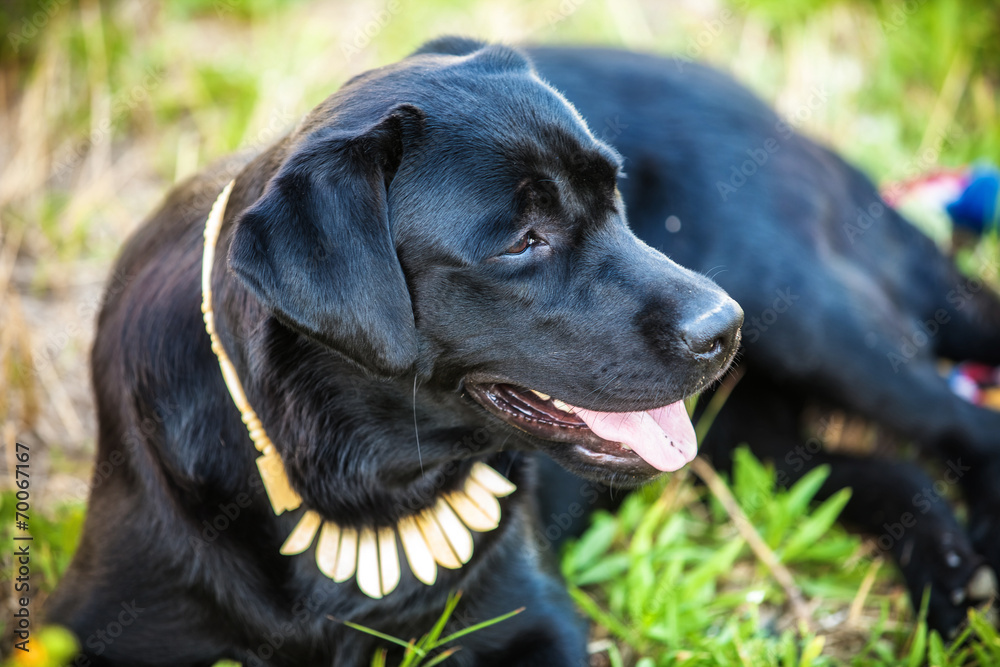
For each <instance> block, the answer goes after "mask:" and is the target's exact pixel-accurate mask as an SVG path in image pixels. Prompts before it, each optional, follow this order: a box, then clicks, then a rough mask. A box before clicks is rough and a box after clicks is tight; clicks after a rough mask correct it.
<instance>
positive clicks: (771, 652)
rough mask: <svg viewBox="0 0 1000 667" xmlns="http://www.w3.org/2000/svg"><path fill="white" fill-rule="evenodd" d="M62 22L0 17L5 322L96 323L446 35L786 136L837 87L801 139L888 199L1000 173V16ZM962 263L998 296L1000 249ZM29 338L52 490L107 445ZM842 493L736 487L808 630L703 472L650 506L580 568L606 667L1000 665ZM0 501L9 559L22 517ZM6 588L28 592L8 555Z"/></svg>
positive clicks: (28, 2)
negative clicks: (193, 193)
mask: <svg viewBox="0 0 1000 667" xmlns="http://www.w3.org/2000/svg"><path fill="white" fill-rule="evenodd" d="M40 6H41V5H40V3H39V2H35V1H33V0H13V1H12V2H8V3H5V4H4V6H3V7H2V8H0V36H4V39H3V40H2V42H0V76H2V77H3V88H2V89H0V90H2V92H3V95H2V97H0V102H2V104H0V114H2V115H0V127H2V128H3V130H4V139H5V141H4V142H3V143H2V145H0V156H2V157H0V268H2V266H3V251H5V250H6V248H7V246H8V245H9V244H13V243H14V242H13V241H12V239H15V238H16V239H18V246H17V247H18V257H19V266H20V267H21V268H22V269H26V271H23V272H22V275H23V276H24V277H22V278H19V282H18V283H17V284H14V283H13V282H11V283H9V284H3V285H0V288H2V291H0V312H3V313H4V323H5V326H8V323H10V322H22V320H24V319H25V318H24V317H23V316H22V313H23V312H25V311H26V310H27V309H26V308H25V307H24V304H25V303H28V304H29V305H34V306H48V305H53V304H59V303H63V302H68V303H69V304H70V305H71V306H73V305H77V304H74V303H73V302H72V301H71V299H72V298H73V297H71V296H70V295H71V294H72V290H71V289H70V288H72V287H74V285H75V283H74V282H73V280H74V277H75V276H76V275H77V274H78V273H80V272H81V270H85V269H88V268H90V267H99V268H100V269H101V270H106V269H107V267H109V266H110V263H111V261H112V258H113V257H114V255H115V253H116V252H117V250H118V248H119V247H120V244H121V242H122V240H123V239H124V237H125V236H126V235H127V234H128V233H129V232H130V231H131V230H133V229H134V228H135V227H136V225H137V224H138V223H139V221H140V220H141V218H142V217H143V216H144V215H146V214H147V213H148V212H149V211H150V210H151V208H152V206H153V205H154V204H155V202H157V201H158V200H159V199H160V198H161V197H162V195H163V193H164V192H165V191H166V190H167V189H168V188H169V187H170V186H171V185H172V184H173V183H175V182H177V181H178V180H179V179H181V178H183V177H185V176H186V175H189V174H191V173H193V172H194V171H196V170H197V169H199V168H200V167H202V166H204V165H205V164H207V163H208V162H210V161H212V160H214V159H216V158H219V157H221V156H223V155H225V154H226V153H228V152H231V151H233V150H238V149H254V148H257V147H260V146H263V145H266V144H267V143H268V142H270V141H273V140H274V139H275V138H277V137H278V136H280V135H281V134H282V133H283V132H285V131H286V130H287V129H289V128H290V127H292V126H293V125H294V123H295V122H296V121H297V119H298V118H299V117H301V115H303V114H304V113H306V112H307V111H308V110H309V109H311V108H312V107H313V106H314V105H315V104H317V103H318V102H320V101H321V100H322V99H323V98H324V97H326V96H327V95H329V94H330V93H331V92H333V91H334V90H336V88H337V87H338V86H339V85H340V84H341V83H342V82H343V81H345V80H346V79H347V78H348V77H349V76H351V75H353V74H354V73H357V72H358V71H361V70H363V69H367V68H369V67H374V66H378V65H381V64H384V63H387V62H391V61H393V60H395V59H398V58H400V57H402V56H404V55H406V54H407V53H408V52H410V51H411V50H413V49H415V48H416V47H417V46H418V45H419V44H420V43H421V42H423V41H424V40H426V39H428V38H431V37H434V36H437V35H439V34H442V33H463V34H470V33H471V34H473V35H475V36H479V37H484V38H487V39H497V40H502V41H508V42H515V43H517V42H544V43H578V42H587V43H600V44H608V45H614V46H624V47H628V48H634V49H641V50H646V51H653V52H658V53H679V54H688V55H692V56H697V58H698V59H701V60H706V61H708V62H711V63H714V64H716V65H718V66H720V67H722V68H724V69H727V70H730V71H732V72H733V73H734V74H735V75H736V76H737V77H738V78H740V79H741V80H742V81H744V82H745V83H747V84H748V85H749V86H751V87H752V88H753V89H754V90H756V91H757V92H758V93H759V94H760V95H761V96H762V97H764V98H765V99H767V100H768V101H770V102H772V103H773V104H774V105H775V106H776V107H777V108H778V109H779V111H780V112H782V113H784V114H786V115H788V114H794V113H795V112H796V110H798V109H800V108H801V107H802V105H803V103H804V102H805V101H806V100H807V99H808V96H809V95H810V93H811V91H812V90H814V89H815V88H816V87H821V88H822V90H823V91H824V95H825V97H826V101H825V102H824V103H823V105H822V106H821V107H819V108H817V109H815V110H813V111H812V112H811V113H810V114H809V115H808V117H807V118H805V119H803V121H802V123H801V125H800V126H799V129H801V130H802V131H804V132H806V133H808V134H810V135H812V136H815V137H817V138H819V139H820V140H821V141H824V142H826V143H829V144H831V145H833V146H834V147H835V148H837V149H838V150H840V151H841V152H843V153H844V154H845V155H846V156H847V157H848V158H849V159H850V160H852V161H853V162H855V163H857V164H859V165H860V166H861V167H862V168H863V169H865V170H866V171H867V173H868V174H869V175H870V176H872V178H874V179H875V180H876V181H877V182H880V183H886V182H891V181H895V180H899V179H905V178H908V177H911V176H913V175H916V174H917V173H920V172H924V171H930V170H933V169H935V168H937V167H941V166H956V165H963V164H967V163H970V162H973V161H976V160H989V161H993V162H995V163H996V162H1000V123H997V120H996V119H997V117H998V114H997V108H998V92H997V91H998V81H1000V5H998V4H997V3H995V2H994V1H993V0H964V1H961V2H955V1H953V0H908V2H904V1H903V0H875V1H874V2H870V1H868V0H732V1H731V2H722V3H720V4H717V5H716V4H712V3H676V4H669V6H668V5H667V4H666V3H661V2H656V1H654V0H627V1H622V2H611V1H610V0H570V1H568V2H564V1H562V0H542V1H541V2H529V1H527V0H491V1H489V2H485V1H484V2H474V3H465V2H459V1H458V0H426V1H422V2H416V1H415V0H400V2H399V3H398V4H395V5H393V7H395V9H393V10H392V11H387V13H385V14H380V13H379V12H381V11H382V10H387V8H388V7H389V6H390V3H386V2H379V1H377V0H372V1H370V2H369V1H368V0H357V1H355V2H350V3H336V4H333V5H331V4H329V3H323V2H318V1H310V0H299V1H296V2H288V3H285V2H279V1H278V0H181V1H178V2H169V3H166V2H164V3H158V2H155V1H152V0H149V1H145V0H122V1H119V2H112V1H104V2H99V1H98V0H80V1H75V0H71V1H70V2H67V3H61V2H56V3H54V5H51V6H52V7H53V9H54V10H53V11H51V12H47V13H46V14H45V16H44V21H43V25H41V26H40V27H37V29H35V30H33V31H30V30H29V31H28V32H24V25H25V24H24V21H25V20H31V19H32V17H34V16H35V14H36V13H37V11H38V10H39V7H40ZM907 8H914V11H910V12H908V11H907ZM366 30H368V32H370V33H372V36H371V37H368V36H367V35H366V34H365V31H366ZM29 33H30V34H29ZM12 34H13V35H15V37H16V38H15V39H11V38H10V35H12ZM21 37H23V39H21ZM927 229H928V231H931V232H933V231H934V228H933V226H932V225H931V226H928V227H927ZM938 238H940V235H938ZM958 261H959V264H960V266H961V267H962V269H963V270H964V271H966V272H967V273H968V274H970V275H977V276H980V277H983V278H985V279H987V280H988V281H991V282H992V283H993V284H994V286H997V285H1000V279H998V275H997V270H998V267H1000V243H998V241H997V238H996V237H995V236H994V237H992V238H988V239H985V240H984V241H983V242H982V243H980V244H979V246H977V247H976V248H974V249H971V250H968V251H964V252H963V253H961V254H960V255H959V257H958ZM2 274H3V271H0V280H2V279H3V278H4V276H3V275H2ZM71 310H72V309H71ZM73 312H76V311H75V310H74V311H73ZM48 324H50V325H51V328H52V329H53V330H60V329H63V328H66V325H67V322H65V321H52V322H49V323H48ZM72 324H76V322H73V323H72ZM9 326H10V327H11V329H10V331H12V332H13V334H14V335H12V336H9V337H6V338H5V336H0V384H3V386H4V387H5V388H9V389H10V391H9V392H7V391H5V392H4V393H2V394H0V424H13V426H14V429H15V431H16V432H17V433H35V429H38V432H39V433H54V434H56V436H55V437H52V438H49V439H50V440H51V441H52V442H50V443H49V445H48V446H49V447H50V448H55V447H60V448H62V449H64V450H66V451H68V452H71V455H69V456H64V455H63V453H62V452H61V451H60V452H58V453H56V452H54V451H49V452H46V450H45V448H44V447H41V448H38V450H37V451H36V453H35V455H34V456H36V457H38V458H33V461H34V462H35V463H36V464H37V465H38V466H39V468H38V469H42V470H44V469H45V467H44V463H45V462H46V461H48V462H50V463H53V464H54V465H52V469H53V470H55V469H56V468H57V466H58V469H59V471H60V472H65V470H66V469H67V468H69V467H70V466H72V465H75V466H76V467H77V469H76V470H75V471H73V472H74V474H75V475H76V476H77V477H78V478H80V479H84V480H85V479H87V478H88V477H89V470H88V469H87V467H86V465H84V464H80V463H79V461H81V460H87V459H89V454H90V452H91V451H92V448H93V444H94V443H93V435H92V434H91V433H84V434H74V433H71V432H66V431H62V430H60V427H59V423H60V422H59V419H58V415H56V414H55V413H54V411H53V408H52V405H51V401H49V400H47V398H48V397H47V395H46V391H47V390H46V388H45V387H44V386H39V385H38V383H37V382H36V378H35V377H34V375H33V374H32V373H30V372H28V371H26V368H28V367H29V365H30V358H31V352H30V342H31V338H32V335H33V334H34V333H35V332H33V331H28V330H27V329H25V328H24V327H26V326H27V325H24V324H9ZM18 326H20V327H22V330H21V331H16V327H18ZM6 332H7V330H5V331H4V332H2V333H6ZM4 346H7V347H4ZM77 348H79V349H77ZM85 350H86V345H85V341H84V342H83V343H81V344H79V345H78V346H76V347H74V346H67V348H66V349H65V350H63V351H62V354H61V357H60V365H57V370H58V371H59V372H60V373H65V372H68V371H69V370H72V369H73V368H74V367H79V366H80V365H82V364H83V363H84V362H85V361H84V352H85ZM77 409H78V410H79V411H80V412H81V414H84V413H86V412H88V411H89V410H91V406H90V405H89V404H86V403H82V404H79V405H78V406H77ZM42 427H44V428H42ZM33 451H34V450H33ZM819 474H820V473H816V474H814V475H813V476H810V477H809V478H807V479H806V480H803V481H802V482H800V483H799V484H798V485H797V486H796V487H795V488H794V489H791V490H788V491H777V490H775V489H774V488H773V486H774V484H773V474H772V473H771V471H770V470H769V469H768V468H766V467H764V466H761V465H760V464H759V463H757V462H755V461H754V460H753V459H752V458H751V457H750V456H749V455H748V454H746V453H741V454H740V456H739V460H738V461H737V465H736V469H735V475H734V480H733V483H732V491H733V494H734V495H735V496H736V498H737V500H738V502H739V504H740V507H741V508H742V512H743V513H745V514H746V515H747V516H748V517H749V519H750V522H751V523H752V525H753V526H755V527H756V529H757V531H758V532H759V534H760V535H761V537H762V539H763V540H764V542H765V543H766V544H767V545H768V546H769V548H770V549H771V550H772V551H773V552H774V554H775V555H776V556H777V557H778V559H779V560H780V562H781V564H782V566H783V567H785V568H787V570H788V571H789V572H790V573H791V575H792V576H793V577H794V579H795V582H796V583H797V585H798V586H799V587H800V588H801V590H802V593H803V596H804V597H805V599H806V601H807V602H808V604H809V605H812V606H810V612H809V614H808V622H806V623H801V622H799V621H797V620H796V619H795V618H794V614H790V613H789V604H788V600H787V599H786V595H787V591H786V589H785V588H784V587H782V586H781V585H778V584H777V583H776V580H775V579H774V576H773V573H772V571H771V570H770V569H769V568H768V567H766V566H764V565H762V564H761V563H760V562H759V560H758V558H757V556H756V555H755V554H754V553H753V552H752V551H751V550H750V549H749V547H748V546H747V545H746V544H745V543H744V542H743V540H744V537H743V536H742V535H741V534H740V533H739V532H738V531H737V530H736V528H735V527H734V523H733V522H732V521H731V519H730V517H729V514H728V512H726V511H725V509H724V508H723V506H722V505H721V504H720V502H719V501H718V500H717V499H716V498H715V496H714V495H712V494H711V493H710V492H709V491H708V490H707V489H706V488H705V487H703V486H699V485H695V484H694V483H693V482H692V478H691V477H690V476H689V475H688V474H686V473H681V474H679V475H673V476H671V477H670V479H668V480H666V481H664V482H661V483H659V484H657V485H654V486H652V487H650V488H647V489H645V490H643V491H642V492H641V493H638V494H636V495H634V496H633V497H631V498H630V499H629V500H628V501H627V502H626V503H625V506H624V507H623V508H622V511H621V512H620V513H619V514H618V516H616V517H611V516H609V515H599V516H598V517H596V519H595V523H594V526H593V528H592V529H591V530H590V531H589V532H588V533H587V535H585V536H584V537H583V538H582V539H581V540H580V541H579V542H577V543H575V544H574V545H572V546H570V547H569V548H568V550H567V552H566V554H565V556H564V561H563V568H564V572H565V574H566V577H567V579H568V580H569V582H570V585H571V590H572V592H573V595H574V596H575V597H576V598H577V600H578V601H579V602H580V604H581V607H582V608H584V609H585V610H586V611H587V613H588V614H590V616H591V617H592V618H593V620H594V622H595V636H594V646H595V647H596V648H598V649H600V652H601V653H602V655H601V656H600V659H601V660H604V661H605V664H611V665H619V664H623V665H624V664H635V663H636V662H638V664H641V665H642V666H643V667H649V666H650V665H662V664H684V665H687V664H690V665H702V664H705V665H708V664H720V665H727V664H740V665H758V664H776V665H822V664H859V665H860V664H873V665H877V664H887V665H888V664H912V665H916V664H920V663H921V662H922V661H924V660H925V659H926V661H927V662H928V663H929V664H933V665H961V664H978V665H982V666H985V665H992V664H1000V653H998V651H1000V649H998V647H1000V637H998V636H997V634H996V632H995V631H993V629H992V628H991V627H990V626H989V625H988V624H987V623H986V622H985V620H984V619H983V618H982V617H981V616H979V615H976V614H973V615H972V616H971V619H970V628H969V630H968V631H967V635H968V641H967V642H958V643H956V644H953V645H952V647H951V648H947V645H946V644H945V643H944V642H942V641H941V639H940V638H939V637H937V635H936V634H934V633H928V632H927V631H926V626H925V625H924V624H923V623H922V622H921V621H920V619H919V614H915V613H914V612H913V611H912V610H911V608H910V605H909V602H908V601H907V599H906V596H905V593H904V592H903V590H902V588H901V586H900V582H899V579H898V576H897V575H896V574H895V571H894V568H893V567H892V566H891V564H885V565H881V564H880V561H878V560H872V559H871V558H870V557H868V555H867V554H868V553H869V551H870V550H869V549H867V547H866V542H864V541H863V540H860V539H859V538H857V537H854V536H851V535H849V534H847V533H845V532H844V531H843V530H842V529H841V528H839V527H838V526H837V525H836V524H833V523H832V521H833V518H834V516H835V514H836V513H837V511H838V509H839V507H840V506H841V504H842V503H843V502H844V500H845V498H844V496H837V497H835V498H834V499H832V500H830V501H827V502H826V503H824V504H821V505H820V506H819V507H812V506H811V505H810V503H809V499H810V498H811V496H812V494H813V493H814V492H815V490H816V486H817V484H818V480H819V477H818V475H819ZM0 502H2V505H0V520H2V521H3V523H2V525H0V540H4V541H6V540H9V537H10V535H9V533H7V532H3V531H7V530H9V526H10V525H11V522H10V521H9V518H10V517H9V516H8V513H9V511H10V509H11V504H10V497H9V496H8V495H4V496H3V497H2V500H0ZM82 514H83V507H82V506H81V504H80V503H79V502H78V501H77V502H75V503H70V504H66V503H65V502H63V501H61V500H60V499H59V498H58V497H53V498H52V499H51V500H49V501H48V504H47V506H45V507H40V508H35V510H34V512H33V516H32V519H33V522H32V531H33V533H34V535H35V538H36V546H37V551H36V553H37V554H38V560H37V561H36V562H35V567H34V568H33V571H34V572H37V573H38V579H37V586H38V590H39V591H40V596H41V597H36V601H37V600H40V599H42V598H43V597H44V594H45V593H46V592H47V591H50V590H51V589H52V587H53V586H54V584H55V582H56V581H57V580H58V578H59V576H60V575H61V573H62V572H63V571H64V568H65V567H66V564H67V563H68V559H69V557H70V554H71V553H72V550H73V549H74V548H75V544H76V541H77V539H78V536H79V530H80V526H81V521H82ZM845 563H846V566H845ZM2 567H3V568H5V570H4V571H3V573H2V575H3V576H2V578H3V579H4V580H6V579H7V577H8V576H9V575H10V569H9V568H10V562H9V559H8V560H4V561H2ZM859 590H860V591H867V592H866V593H865V594H864V595H859ZM0 623H3V624H6V623H7V619H6V618H5V619H3V620H2V621H0ZM430 630H431V629H430V628H428V631H430ZM38 638H39V640H40V641H41V642H42V645H45V646H49V645H50V644H51V646H50V648H51V651H50V654H51V656H53V657H52V664H59V657H58V656H59V655H60V651H63V652H64V650H65V644H64V642H65V637H64V636H62V635H59V634H58V632H57V631H55V630H53V631H50V632H49V634H48V635H47V636H43V635H38ZM409 639H410V638H402V640H403V641H404V642H406V641H409ZM458 643H459V644H460V641H459V642H458ZM602 647H603V648H602ZM36 664H45V663H36ZM445 664H447V663H445Z"/></svg>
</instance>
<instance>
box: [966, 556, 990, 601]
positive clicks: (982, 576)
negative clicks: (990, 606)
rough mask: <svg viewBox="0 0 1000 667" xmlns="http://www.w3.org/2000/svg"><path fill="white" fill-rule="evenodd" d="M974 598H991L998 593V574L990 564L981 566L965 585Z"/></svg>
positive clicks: (977, 599)
mask: <svg viewBox="0 0 1000 667" xmlns="http://www.w3.org/2000/svg"><path fill="white" fill-rule="evenodd" d="M965 590H967V591H968V592H969V597H970V598H972V599H973V600H976V601H979V600H989V599H991V598H992V597H993V596H994V595H996V594H997V576H996V574H994V572H993V570H992V569H991V568H990V567H989V566H988V565H983V566H981V567H980V568H979V569H978V570H976V572H975V574H973V575H972V579H970V580H969V584H968V585H967V586H966V587H965Z"/></svg>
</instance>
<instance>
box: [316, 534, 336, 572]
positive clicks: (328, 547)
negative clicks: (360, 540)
mask: <svg viewBox="0 0 1000 667" xmlns="http://www.w3.org/2000/svg"><path fill="white" fill-rule="evenodd" d="M338 547H340V526H338V525H337V524H335V523H334V522H332V521H324V522H323V527H322V528H320V531H319V542H317V543H316V566H317V567H319V571H320V572H322V573H323V574H325V575H326V576H328V577H330V578H331V579H333V573H334V570H335V569H336V567H337V549H338Z"/></svg>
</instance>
